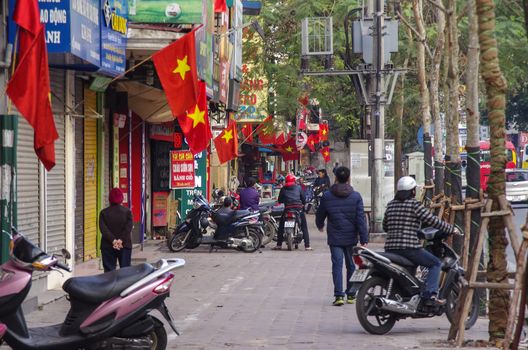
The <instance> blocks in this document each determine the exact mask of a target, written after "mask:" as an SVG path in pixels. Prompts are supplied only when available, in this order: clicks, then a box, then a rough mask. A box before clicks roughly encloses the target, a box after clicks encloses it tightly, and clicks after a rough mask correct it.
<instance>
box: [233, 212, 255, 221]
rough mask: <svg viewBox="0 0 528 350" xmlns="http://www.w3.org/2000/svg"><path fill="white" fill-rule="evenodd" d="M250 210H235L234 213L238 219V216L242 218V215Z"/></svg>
mask: <svg viewBox="0 0 528 350" xmlns="http://www.w3.org/2000/svg"><path fill="white" fill-rule="evenodd" d="M251 213H252V212H251V211H249V210H237V211H236V214H235V218H236V219H237V220H238V219H240V218H243V217H244V216H248V215H249V214H251Z"/></svg>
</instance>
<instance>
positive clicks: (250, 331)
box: [27, 216, 487, 350]
mask: <svg viewBox="0 0 528 350" xmlns="http://www.w3.org/2000/svg"><path fill="white" fill-rule="evenodd" d="M309 221H310V230H311V232H310V233H311V238H312V241H313V247H314V250H313V251H308V252H306V251H304V249H303V248H301V249H299V250H298V251H291V252H289V251H286V250H284V251H272V250H271V249H270V247H267V248H264V249H262V253H254V254H244V253H241V252H235V251H229V252H226V251H217V252H212V253H209V249H208V248H206V247H203V248H198V249H196V250H193V251H187V252H182V253H170V252H169V251H168V249H167V248H166V246H164V244H160V243H159V242H149V244H148V245H147V246H146V248H145V251H144V252H141V253H139V252H138V253H137V256H138V257H141V258H145V259H147V260H148V261H155V260H157V259H158V258H160V257H166V258H168V257H181V258H184V259H185V260H186V262H187V263H186V265H185V267H184V268H182V269H180V270H176V271H175V275H176V278H175V281H174V285H173V287H172V290H171V296H170V298H169V299H167V305H168V306H169V308H170V309H171V310H172V312H173V315H174V317H175V319H176V325H177V327H178V328H179V330H181V336H180V337H176V336H175V334H174V333H173V332H172V331H170V330H168V333H169V344H168V348H169V349H260V348H269V349H364V348H372V349H380V350H384V349H395V350H396V349H418V348H419V349H442V348H446V345H447V342H446V339H447V332H448V330H449V322H448V320H447V319H446V318H445V316H444V317H435V318H430V319H422V320H412V319H408V320H402V321H399V322H398V323H397V324H396V326H395V327H394V329H393V330H392V331H391V332H390V333H389V334H386V335H382V336H376V335H370V334H368V333H366V332H365V331H364V330H363V329H362V328H361V326H360V325H359V323H358V320H357V316H356V305H355V304H351V305H348V304H347V305H344V306H342V307H335V306H332V301H333V285H332V275H331V264H330V254H329V250H328V246H327V245H326V237H325V235H324V234H322V233H319V232H318V231H317V230H316V229H315V227H314V226H313V224H312V222H313V218H312V216H309ZM372 248H373V249H381V248H382V246H381V245H379V244H373V247H372ZM85 265H86V266H85ZM99 272H101V271H100V270H98V269H97V264H94V263H86V264H84V265H82V266H80V268H79V273H82V274H84V273H99ZM56 296H57V297H58V296H59V294H57V295H56ZM67 310H68V301H67V300H66V299H65V298H62V299H60V300H59V301H56V302H54V303H51V304H49V305H46V306H44V308H43V309H42V310H39V311H35V312H32V313H31V314H29V316H28V317H27V318H28V323H29V324H30V325H31V326H36V325H39V326H41V325H46V324H49V323H54V322H57V321H58V320H60V319H62V318H63V317H64V315H65V313H66V312H67ZM155 316H156V317H159V316H157V315H155ZM486 323H487V322H486V320H485V319H480V320H479V321H478V322H477V324H476V325H475V326H474V327H473V328H472V329H471V330H470V331H469V332H468V333H467V339H468V340H482V339H486V338H487V327H486Z"/></svg>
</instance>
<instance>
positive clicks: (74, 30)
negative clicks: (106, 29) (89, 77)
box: [70, 0, 101, 66]
mask: <svg viewBox="0 0 528 350" xmlns="http://www.w3.org/2000/svg"><path fill="white" fill-rule="evenodd" d="M70 18H71V25H70V28H71V51H70V52H71V53H72V54H74V55H75V56H77V57H80V58H82V59H83V60H85V61H88V62H90V63H92V64H94V65H96V66H99V65H100V62H101V54H100V41H101V34H100V30H99V23H100V16H99V0H72V1H71V2H70Z"/></svg>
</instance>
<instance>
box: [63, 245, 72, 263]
mask: <svg viewBox="0 0 528 350" xmlns="http://www.w3.org/2000/svg"><path fill="white" fill-rule="evenodd" d="M61 253H62V256H63V257H64V259H66V260H70V259H71V254H70V252H69V251H68V249H66V248H62V249H61Z"/></svg>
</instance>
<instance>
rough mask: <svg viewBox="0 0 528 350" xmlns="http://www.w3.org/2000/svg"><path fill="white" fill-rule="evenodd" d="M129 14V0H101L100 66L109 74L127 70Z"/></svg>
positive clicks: (117, 73)
mask: <svg viewBox="0 0 528 350" xmlns="http://www.w3.org/2000/svg"><path fill="white" fill-rule="evenodd" d="M79 1H81V0H79ZM127 16H128V0H112V1H110V0H101V64H100V67H101V71H102V72H104V73H107V74H109V75H119V74H121V73H124V72H125V68H126V41H127V40H126V38H127V36H126V33H127V27H128V17H127Z"/></svg>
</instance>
